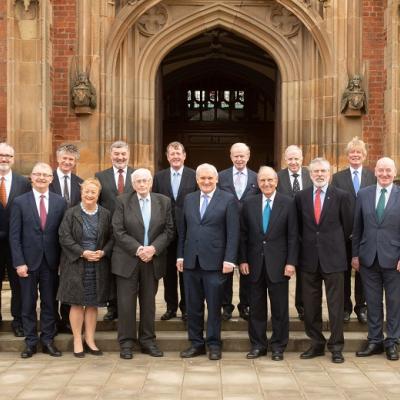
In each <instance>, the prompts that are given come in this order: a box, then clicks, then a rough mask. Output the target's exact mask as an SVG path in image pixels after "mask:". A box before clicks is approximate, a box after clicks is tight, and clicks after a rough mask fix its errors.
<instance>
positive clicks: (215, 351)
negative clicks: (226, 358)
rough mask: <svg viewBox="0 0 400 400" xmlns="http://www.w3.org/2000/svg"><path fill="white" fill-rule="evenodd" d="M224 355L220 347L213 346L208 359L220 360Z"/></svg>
mask: <svg viewBox="0 0 400 400" xmlns="http://www.w3.org/2000/svg"><path fill="white" fill-rule="evenodd" d="M221 357H222V354H221V349H220V348H219V347H212V348H211V349H209V351H208V359H209V360H212V361H216V360H220V359H221Z"/></svg>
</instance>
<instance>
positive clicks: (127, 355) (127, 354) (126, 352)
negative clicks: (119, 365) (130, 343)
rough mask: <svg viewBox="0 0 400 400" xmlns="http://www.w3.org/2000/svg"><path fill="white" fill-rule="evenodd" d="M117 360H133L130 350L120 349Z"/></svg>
mask: <svg viewBox="0 0 400 400" xmlns="http://www.w3.org/2000/svg"><path fill="white" fill-rule="evenodd" d="M119 358H122V359H123V360H132V358H133V352H132V349H125V348H122V349H121V350H120V352H119Z"/></svg>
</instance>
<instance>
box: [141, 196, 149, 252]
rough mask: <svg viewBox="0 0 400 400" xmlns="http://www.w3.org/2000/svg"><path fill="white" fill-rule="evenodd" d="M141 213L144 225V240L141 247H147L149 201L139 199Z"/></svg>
mask: <svg viewBox="0 0 400 400" xmlns="http://www.w3.org/2000/svg"><path fill="white" fill-rule="evenodd" d="M140 202H141V211H142V218H143V225H144V240H143V245H144V246H148V245H149V224H150V209H149V199H147V198H146V199H140Z"/></svg>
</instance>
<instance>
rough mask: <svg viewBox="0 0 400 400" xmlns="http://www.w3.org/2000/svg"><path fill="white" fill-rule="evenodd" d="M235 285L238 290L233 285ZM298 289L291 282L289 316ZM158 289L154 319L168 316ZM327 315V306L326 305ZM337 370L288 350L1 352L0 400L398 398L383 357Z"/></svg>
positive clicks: (397, 381) (350, 361) (394, 366)
mask: <svg viewBox="0 0 400 400" xmlns="http://www.w3.org/2000/svg"><path fill="white" fill-rule="evenodd" d="M235 286H237V285H235ZM293 292H294V285H293V284H292V285H291V294H290V298H291V299H290V303H291V307H290V308H291V309H290V314H291V316H295V315H296V312H295V309H294V306H293V294H294V293H293ZM162 293H163V291H162V288H160V291H159V294H158V298H157V304H158V311H157V315H158V317H159V315H161V314H162V312H164V305H163V301H162ZM8 309H9V293H7V291H6V292H5V295H4V296H3V317H5V318H6V319H8V318H9V314H8V313H7V310H8ZM324 315H326V309H325V308H324ZM345 358H346V362H345V363H344V364H342V365H335V364H333V363H331V362H330V357H329V354H327V355H326V356H325V357H319V358H318V359H314V360H300V359H299V354H298V353H286V354H285V360H284V361H282V362H274V361H271V360H270V358H269V355H268V356H267V357H262V358H261V359H258V360H255V361H249V360H246V359H245V353H239V352H238V353H223V359H222V360H221V361H217V362H213V361H209V360H208V359H207V358H206V357H205V356H202V357H198V358H196V359H193V360H181V359H180V358H179V356H178V354H177V353H166V355H165V357H164V358H161V359H154V358H151V357H149V356H146V355H142V354H135V357H134V359H133V360H129V361H126V360H120V359H119V356H118V354H117V353H106V354H105V355H104V356H103V357H95V356H91V355H88V356H86V357H85V358H84V359H83V360H78V359H76V358H74V357H73V356H72V354H71V353H65V354H64V356H63V357H61V358H59V359H55V358H52V357H49V356H48V355H44V354H37V355H35V356H34V357H33V358H32V359H29V360H22V359H21V358H20V357H19V353H11V352H10V353H7V352H3V353H0V400H6V399H25V400H27V399H40V400H47V399H60V400H61V399H73V400H86V399H104V400H105V399H110V400H111V399H112V400H114V399H115V400H118V399H126V400H128V399H129V400H136V399H150V400H159V399H160V400H161V399H166V400H167V399H168V400H169V399H174V400H178V399H179V400H186V399H188V400H193V399H215V400H219V399H223V400H256V399H257V400H258V399H274V400H278V399H285V400H286V399H316V400H328V399H333V400H338V399H354V400H356V399H360V400H361V399H362V400H372V399H380V400H382V399H400V362H389V361H387V360H386V359H385V357H384V356H383V355H382V356H381V355H379V356H374V357H371V358H369V359H359V358H356V357H355V356H354V354H353V353H345Z"/></svg>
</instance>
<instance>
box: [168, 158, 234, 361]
mask: <svg viewBox="0 0 400 400" xmlns="http://www.w3.org/2000/svg"><path fill="white" fill-rule="evenodd" d="M196 179H197V185H198V186H199V188H200V191H197V192H194V193H190V194H188V195H187V196H186V198H185V202H184V206H183V216H182V219H181V224H180V226H179V238H178V241H179V242H178V252H177V253H178V259H177V264H176V265H177V268H178V271H180V272H183V279H184V282H185V293H186V309H187V314H188V335H189V340H190V342H191V346H190V347H189V348H188V349H187V350H184V351H182V352H181V357H182V358H190V357H195V356H198V355H200V354H205V352H206V349H205V344H207V346H208V349H209V359H210V360H219V359H220V358H221V306H222V296H223V293H222V288H223V283H224V279H225V276H224V275H225V274H228V273H232V271H233V268H234V266H235V263H236V258H237V253H238V245H239V235H240V227H239V207H238V204H237V200H236V199H235V196H234V195H233V194H231V193H227V192H226V191H224V190H221V189H219V188H217V182H218V172H217V170H216V169H215V167H214V166H213V165H210V164H201V165H199V166H198V167H197V170H196ZM204 301H206V302H207V310H208V319H207V337H206V340H204V337H203V328H204Z"/></svg>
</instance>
